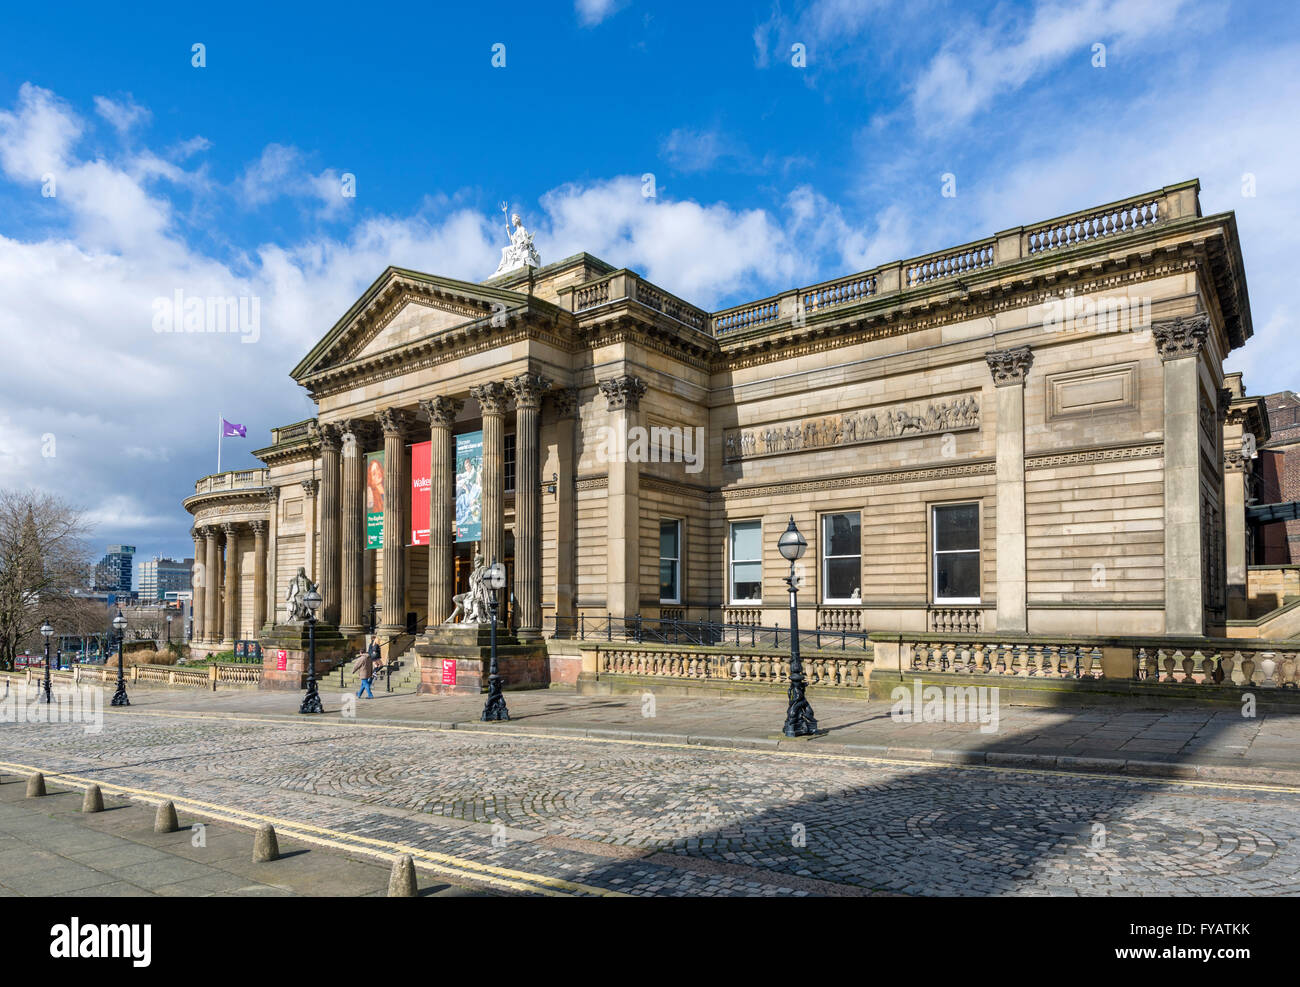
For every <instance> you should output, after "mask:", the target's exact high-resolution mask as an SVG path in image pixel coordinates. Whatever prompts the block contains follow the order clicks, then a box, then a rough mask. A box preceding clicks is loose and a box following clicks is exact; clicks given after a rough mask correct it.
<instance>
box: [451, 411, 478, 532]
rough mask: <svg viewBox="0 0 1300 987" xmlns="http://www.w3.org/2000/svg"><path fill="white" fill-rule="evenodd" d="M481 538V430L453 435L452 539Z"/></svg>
mask: <svg viewBox="0 0 1300 987" xmlns="http://www.w3.org/2000/svg"><path fill="white" fill-rule="evenodd" d="M482 538H483V433H482V432H465V433H463V434H461V435H458V436H456V540H457V541H481V540H482Z"/></svg>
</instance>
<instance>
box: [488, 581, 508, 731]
mask: <svg viewBox="0 0 1300 987" xmlns="http://www.w3.org/2000/svg"><path fill="white" fill-rule="evenodd" d="M483 582H485V583H487V586H488V589H490V590H491V591H492V592H491V594H490V595H489V596H488V613H490V614H491V615H492V666H491V668H490V669H489V671H488V697H487V702H486V703H485V704H484V706H483V716H482V719H484V720H508V719H510V710H508V709H506V697H505V696H504V695H502V693H501V675H500V673H499V672H498V671H497V593H498V592H500V591H501V589H502V588H504V586H505V584H506V567H505V566H503V565H502V564H501V563H500V562H498V561H497V560H496V559H493V560H492V564H491V565H490V566H488V568H487V572H486V573H485V574H484V576H483Z"/></svg>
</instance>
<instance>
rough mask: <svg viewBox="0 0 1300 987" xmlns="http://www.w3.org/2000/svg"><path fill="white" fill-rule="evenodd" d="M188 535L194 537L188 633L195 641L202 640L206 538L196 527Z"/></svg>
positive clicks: (205, 586) (205, 596)
mask: <svg viewBox="0 0 1300 987" xmlns="http://www.w3.org/2000/svg"><path fill="white" fill-rule="evenodd" d="M190 535H191V536H192V537H193V538H194V566H193V567H192V568H191V569H190V592H191V593H192V594H193V597H192V601H193V602H192V603H191V604H190V621H191V623H190V635H191V638H192V639H193V640H195V641H202V640H203V614H204V613H205V612H206V611H205V606H206V604H207V595H208V594H207V584H206V582H205V581H204V580H203V578H202V577H203V569H204V566H205V564H206V562H207V560H206V559H205V558H204V554H205V553H206V551H207V539H205V538H204V537H203V529H202V528H199V527H196V528H194V529H193V530H192V531H191V532H190Z"/></svg>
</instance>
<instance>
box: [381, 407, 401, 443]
mask: <svg viewBox="0 0 1300 987" xmlns="http://www.w3.org/2000/svg"><path fill="white" fill-rule="evenodd" d="M378 417H379V427H380V428H381V429H383V432H384V438H388V437H389V436H393V435H398V436H401V435H404V434H405V432H406V425H407V420H408V415H407V413H406V409H405V408H383V409H382V410H380V412H379V415H378Z"/></svg>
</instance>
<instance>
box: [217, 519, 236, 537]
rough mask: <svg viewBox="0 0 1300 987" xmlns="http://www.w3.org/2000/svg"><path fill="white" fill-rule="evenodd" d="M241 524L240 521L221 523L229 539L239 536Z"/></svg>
mask: <svg viewBox="0 0 1300 987" xmlns="http://www.w3.org/2000/svg"><path fill="white" fill-rule="evenodd" d="M239 528H240V523H239V522H238V521H223V522H221V530H222V531H224V532H225V533H226V537H227V538H234V537H235V536H236V535H238V534H239Z"/></svg>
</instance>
